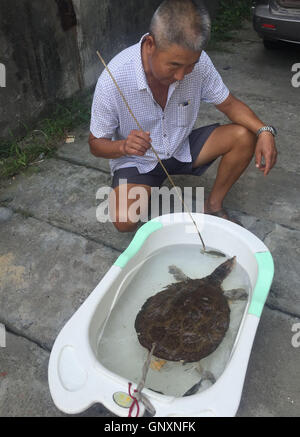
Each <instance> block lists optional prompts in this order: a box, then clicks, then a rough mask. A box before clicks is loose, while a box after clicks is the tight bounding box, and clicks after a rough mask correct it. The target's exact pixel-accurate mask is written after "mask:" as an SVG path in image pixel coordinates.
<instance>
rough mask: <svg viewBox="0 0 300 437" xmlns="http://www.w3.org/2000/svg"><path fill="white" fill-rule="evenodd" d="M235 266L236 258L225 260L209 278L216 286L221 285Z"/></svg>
mask: <svg viewBox="0 0 300 437" xmlns="http://www.w3.org/2000/svg"><path fill="white" fill-rule="evenodd" d="M235 264H236V256H234V257H232V258H230V259H228V260H226V261H225V262H224V263H223V264H221V265H219V267H217V268H216V270H215V271H214V272H213V273H212V274H211V275H210V278H211V279H212V280H214V281H216V282H217V283H218V284H222V282H223V281H224V279H225V278H227V276H228V275H229V273H230V272H231V271H232V269H233V267H234V266H235Z"/></svg>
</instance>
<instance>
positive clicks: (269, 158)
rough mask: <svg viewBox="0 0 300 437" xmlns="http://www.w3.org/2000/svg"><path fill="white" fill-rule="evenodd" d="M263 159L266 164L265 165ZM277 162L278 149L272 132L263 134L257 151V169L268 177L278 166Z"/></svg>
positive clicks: (259, 139) (260, 136)
mask: <svg viewBox="0 0 300 437" xmlns="http://www.w3.org/2000/svg"><path fill="white" fill-rule="evenodd" d="M263 159H264V161H265V163H263ZM276 160H277V149H276V146H275V139H274V137H273V135H272V134H271V133H270V132H263V133H261V134H260V135H259V137H258V140H257V143H256V149H255V162H256V167H257V168H258V169H259V170H260V171H262V172H263V173H264V176H267V175H268V173H269V172H270V170H271V169H272V168H273V167H274V165H275V164H276Z"/></svg>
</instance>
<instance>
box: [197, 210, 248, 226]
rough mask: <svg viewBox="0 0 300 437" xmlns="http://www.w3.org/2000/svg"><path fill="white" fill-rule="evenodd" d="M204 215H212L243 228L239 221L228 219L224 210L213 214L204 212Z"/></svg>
mask: <svg viewBox="0 0 300 437" xmlns="http://www.w3.org/2000/svg"><path fill="white" fill-rule="evenodd" d="M205 214H209V215H213V216H215V217H220V218H222V219H224V220H229V221H230V222H233V223H236V224H237V225H239V226H242V228H243V227H244V226H243V225H242V223H241V222H240V221H239V220H237V219H234V218H232V217H230V216H229V214H228V212H227V210H226V209H225V208H221V209H219V211H215V212H206V213H205Z"/></svg>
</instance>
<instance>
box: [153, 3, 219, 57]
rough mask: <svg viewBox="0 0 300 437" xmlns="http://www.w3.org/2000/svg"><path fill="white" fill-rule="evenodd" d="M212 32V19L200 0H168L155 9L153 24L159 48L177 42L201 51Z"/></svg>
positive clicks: (154, 36)
mask: <svg viewBox="0 0 300 437" xmlns="http://www.w3.org/2000/svg"><path fill="white" fill-rule="evenodd" d="M210 34H211V19H210V16H209V13H208V11H207V9H206V7H205V6H204V3H203V1H201V0H165V1H163V3H162V4H161V5H160V6H159V8H158V9H157V10H156V12H155V13H154V15H153V18H152V21H151V24H150V35H152V36H153V38H154V40H155V43H156V46H157V47H158V48H159V49H165V48H166V47H168V46H170V45H172V44H177V45H179V46H181V47H184V48H186V49H189V50H192V51H196V52H197V51H201V50H203V48H204V47H205V45H206V44H207V43H208V41H209V39H210Z"/></svg>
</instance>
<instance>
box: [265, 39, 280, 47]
mask: <svg viewBox="0 0 300 437" xmlns="http://www.w3.org/2000/svg"><path fill="white" fill-rule="evenodd" d="M263 42H264V46H265V48H266V49H268V50H275V49H278V47H279V42H278V41H276V40H275V39H273V40H270V39H264V41H263Z"/></svg>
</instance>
